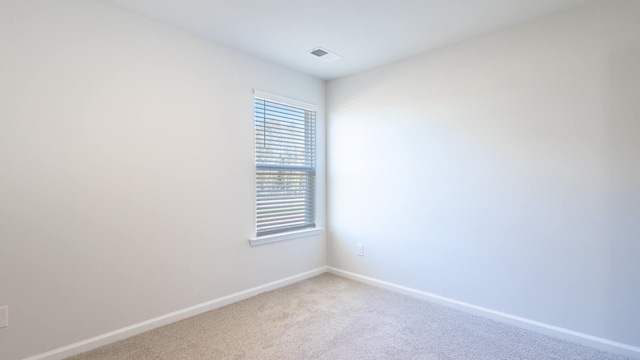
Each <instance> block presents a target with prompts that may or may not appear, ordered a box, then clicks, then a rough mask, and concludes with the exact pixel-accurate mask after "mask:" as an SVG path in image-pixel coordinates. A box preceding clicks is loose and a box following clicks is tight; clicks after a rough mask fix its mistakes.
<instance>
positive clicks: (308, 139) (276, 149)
mask: <svg viewBox="0 0 640 360" xmlns="http://www.w3.org/2000/svg"><path fill="white" fill-rule="evenodd" d="M254 114H255V144H256V232H257V235H258V236H260V235H268V234H274V233H279V232H284V231H290V230H297V229H302V228H307V227H314V226H315V184H316V132H315V131H316V126H315V125H316V124H315V121H316V113H315V111H312V110H307V109H302V108H298V107H295V106H290V105H285V104H282V103H279V102H273V101H269V100H266V99H262V98H256V99H255V102H254Z"/></svg>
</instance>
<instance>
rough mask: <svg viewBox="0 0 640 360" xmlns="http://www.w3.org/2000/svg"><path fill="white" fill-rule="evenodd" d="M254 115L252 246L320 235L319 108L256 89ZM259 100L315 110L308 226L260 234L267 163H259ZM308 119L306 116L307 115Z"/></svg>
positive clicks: (250, 240) (306, 204)
mask: <svg viewBox="0 0 640 360" xmlns="http://www.w3.org/2000/svg"><path fill="white" fill-rule="evenodd" d="M252 100H253V113H254V114H253V115H254V126H253V129H254V131H253V132H254V195H255V196H254V204H253V205H254V237H252V238H250V239H249V242H250V245H251V246H256V245H263V244H267V243H272V242H278V241H283V240H289V239H295V238H301V237H307V236H313V235H320V234H322V233H323V232H324V229H322V228H320V227H318V224H317V221H318V214H317V206H318V180H317V173H318V164H317V152H318V142H317V138H318V136H317V128H318V119H317V116H318V110H317V107H316V106H315V105H314V104H310V103H306V102H303V101H299V100H295V99H291V98H287V97H284V96H280V95H275V94H271V93H267V92H264V91H260V90H255V91H254V96H253V99H252ZM259 100H264V101H267V102H269V103H274V104H279V105H283V106H287V107H292V108H296V109H301V110H304V111H311V112H313V119H314V120H313V126H314V128H313V131H312V133H313V137H314V138H313V140H310V141H311V142H312V151H313V155H312V159H313V160H312V161H313V166H312V167H313V175H312V179H313V187H312V189H311V190H312V192H313V194H312V195H311V196H313V199H311V200H306V199H305V206H309V203H308V202H307V201H310V202H311V205H312V206H313V207H314V209H313V211H312V214H313V221H312V223H313V224H310V225H308V226H307V227H294V228H289V229H287V228H285V229H281V230H277V231H273V232H268V233H262V234H258V228H259V227H258V220H259V216H258V185H259V183H258V174H259V172H260V171H261V170H260V169H259V168H260V166H263V170H264V166H266V165H265V164H262V165H260V164H259V163H258V152H257V149H258V147H257V138H256V135H257V134H256V131H257V125H256V124H257V122H256V120H257V119H258V115H257V112H256V103H257V101H259ZM305 119H306V116H305ZM306 141H307V139H305V142H306ZM279 171H283V172H285V173H286V170H279ZM290 171H295V170H293V169H292V170H290Z"/></svg>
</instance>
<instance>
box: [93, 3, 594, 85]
mask: <svg viewBox="0 0 640 360" xmlns="http://www.w3.org/2000/svg"><path fill="white" fill-rule="evenodd" d="M105 1H109V2H112V3H114V4H117V5H119V6H121V7H124V8H127V9H130V10H133V11H135V12H138V13H141V14H144V15H146V16H149V17H151V18H154V19H158V20H161V21H163V22H166V23H169V24H172V25H175V26H177V27H179V28H182V29H185V30H187V31H189V32H192V33H194V34H197V35H200V36H202V37H204V38H207V39H210V40H211V41H213V42H216V43H219V44H222V45H226V46H228V47H231V48H233V49H236V50H239V51H241V52H244V53H248V54H250V55H253V56H256V57H258V58H261V59H264V60H267V61H270V62H274V63H277V64H280V65H283V66H286V67H288V68H291V69H294V70H297V71H300V72H303V73H306V74H309V75H312V76H315V77H318V78H321V79H335V78H338V77H342V76H346V75H350V74H353V73H356V72H359V71H362V70H366V69H370V68H374V67H377V66H380V65H383V64H387V63H390V62H393V61H396V60H400V59H403V58H406V57H409V56H412V55H416V54H419V53H422V52H425V51H429V50H432V49H435V48H438V47H442V46H446V45H448V44H452V43H455V42H459V41H462V40H465V39H468V38H471V37H474V36H478V35H480V34H483V33H487V32H490V31H493V30H497V29H500V28H505V27H508V26H511V25H515V24H519V23H522V22H525V21H528V20H531V19H534V18H537V17H540V16H544V15H547V14H550V13H553V12H558V11H562V10H566V9H569V8H572V7H577V6H580V5H583V4H585V3H587V2H589V1H590V0H105ZM318 46H320V47H323V48H325V49H328V50H331V51H333V52H335V53H337V54H339V55H341V56H342V57H343V58H342V59H341V60H339V61H335V62H332V63H327V62H324V61H322V60H320V59H318V58H316V57H313V56H311V55H309V54H308V51H309V50H312V49H313V48H315V47H318Z"/></svg>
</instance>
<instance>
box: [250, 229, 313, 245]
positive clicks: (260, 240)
mask: <svg viewBox="0 0 640 360" xmlns="http://www.w3.org/2000/svg"><path fill="white" fill-rule="evenodd" d="M323 234H324V228H319V227H315V228H307V229H302V230H292V231H286V232H281V233H278V234H271V235H262V236H260V237H253V238H251V239H249V245H250V246H251V247H256V246H260V245H266V244H271V243H275V242H280V241H286V240H293V239H299V238H304V237H310V236H316V235H323Z"/></svg>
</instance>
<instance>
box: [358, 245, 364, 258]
mask: <svg viewBox="0 0 640 360" xmlns="http://www.w3.org/2000/svg"><path fill="white" fill-rule="evenodd" d="M363 255H364V245H362V244H358V256H363Z"/></svg>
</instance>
